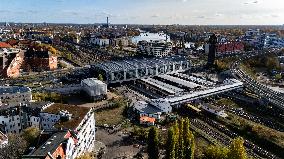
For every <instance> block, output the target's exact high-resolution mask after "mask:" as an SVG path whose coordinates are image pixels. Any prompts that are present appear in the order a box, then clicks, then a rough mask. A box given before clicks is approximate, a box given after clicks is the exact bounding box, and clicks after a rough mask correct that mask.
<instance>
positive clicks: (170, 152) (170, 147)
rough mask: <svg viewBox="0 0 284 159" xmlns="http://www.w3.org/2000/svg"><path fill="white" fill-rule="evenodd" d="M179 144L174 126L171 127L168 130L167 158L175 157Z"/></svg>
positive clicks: (172, 158) (173, 158)
mask: <svg viewBox="0 0 284 159" xmlns="http://www.w3.org/2000/svg"><path fill="white" fill-rule="evenodd" d="M176 145H177V139H176V136H175V131H174V128H173V127H171V128H170V129H169V131H168V139H167V148H166V150H167V151H166V159H175V158H176V157H175V149H176Z"/></svg>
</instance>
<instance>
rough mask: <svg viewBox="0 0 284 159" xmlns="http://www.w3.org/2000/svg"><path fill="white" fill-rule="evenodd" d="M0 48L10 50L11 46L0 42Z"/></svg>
mask: <svg viewBox="0 0 284 159" xmlns="http://www.w3.org/2000/svg"><path fill="white" fill-rule="evenodd" d="M0 48H12V46H11V45H10V44H8V43H5V42H0Z"/></svg>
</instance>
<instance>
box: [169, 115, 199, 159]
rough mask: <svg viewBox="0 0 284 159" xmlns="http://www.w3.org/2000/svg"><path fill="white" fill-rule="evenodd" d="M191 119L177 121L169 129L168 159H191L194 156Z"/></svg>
mask: <svg viewBox="0 0 284 159" xmlns="http://www.w3.org/2000/svg"><path fill="white" fill-rule="evenodd" d="M189 128H190V126H189V119H188V118H186V119H182V120H180V121H179V122H175V125H174V126H172V127H171V128H170V129H169V131H168V139H167V154H166V158H167V159H173V158H176V159H191V158H193V157H194V149H195V142H194V135H193V133H192V132H191V131H190V129H189Z"/></svg>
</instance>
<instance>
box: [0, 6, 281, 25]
mask: <svg viewBox="0 0 284 159" xmlns="http://www.w3.org/2000/svg"><path fill="white" fill-rule="evenodd" d="M106 17H109V18H110V23H112V24H181V25H279V24H281V25H282V24H284V0H0V22H24V23H28V22H33V23H42V22H47V23H80V24H93V23H104V22H106Z"/></svg>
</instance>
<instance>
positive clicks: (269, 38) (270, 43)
mask: <svg viewBox="0 0 284 159" xmlns="http://www.w3.org/2000/svg"><path fill="white" fill-rule="evenodd" d="M264 48H284V39H282V38H279V37H278V36H277V35H276V34H266V36H265V39H264Z"/></svg>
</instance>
